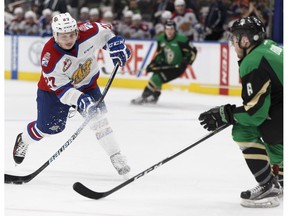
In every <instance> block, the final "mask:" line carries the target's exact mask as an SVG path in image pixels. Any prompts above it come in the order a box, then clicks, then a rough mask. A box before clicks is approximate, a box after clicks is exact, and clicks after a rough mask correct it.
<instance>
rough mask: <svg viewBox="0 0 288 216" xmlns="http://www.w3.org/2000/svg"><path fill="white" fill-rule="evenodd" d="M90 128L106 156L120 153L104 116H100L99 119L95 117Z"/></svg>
mask: <svg viewBox="0 0 288 216" xmlns="http://www.w3.org/2000/svg"><path fill="white" fill-rule="evenodd" d="M90 128H91V129H92V130H93V131H94V132H95V135H96V138H97V140H98V141H99V143H100V145H101V146H102V148H103V149H104V151H105V152H106V153H107V155H108V156H111V155H113V154H115V153H117V152H120V147H119V145H118V143H117V142H116V140H115V138H114V134H113V130H112V128H111V127H110V125H109V122H108V119H107V118H106V117H104V115H101V117H100V118H99V117H96V118H94V119H92V120H91V123H90Z"/></svg>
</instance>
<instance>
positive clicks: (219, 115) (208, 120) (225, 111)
mask: <svg viewBox="0 0 288 216" xmlns="http://www.w3.org/2000/svg"><path fill="white" fill-rule="evenodd" d="M235 108H236V106H235V105H231V104H226V105H222V106H218V107H214V108H212V109H210V110H208V111H207V112H204V113H201V114H200V116H199V118H198V120H199V121H200V124H201V125H203V127H204V128H205V129H207V130H208V131H214V130H216V129H217V128H219V127H220V126H222V125H224V124H234V123H235V120H234V118H233V111H234V109H235Z"/></svg>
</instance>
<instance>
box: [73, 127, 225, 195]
mask: <svg viewBox="0 0 288 216" xmlns="http://www.w3.org/2000/svg"><path fill="white" fill-rule="evenodd" d="M228 126H229V124H227V125H223V126H221V127H219V128H218V129H216V130H215V131H213V132H210V133H209V134H207V135H206V136H204V137H203V138H201V139H199V140H198V141H196V142H195V143H193V144H191V145H190V146H188V147H186V148H184V149H182V150H181V151H178V152H177V153H175V154H173V155H171V156H170V157H167V158H166V159H164V160H162V161H160V162H158V163H156V164H154V165H153V166H151V167H149V168H148V169H146V170H144V171H142V172H140V173H139V174H137V175H135V176H134V177H132V178H130V179H128V180H127V181H125V182H123V183H122V184H120V185H118V186H116V187H114V188H113V189H111V190H108V191H106V192H96V191H93V190H91V189H89V188H87V187H86V186H85V185H83V184H82V183H80V182H76V183H74V185H73V189H74V190H75V191H76V192H77V193H79V194H81V195H82V196H84V197H87V198H90V199H96V200H97V199H101V198H104V197H107V196H108V195H110V194H112V193H114V192H116V191H118V190H119V189H121V188H123V187H124V186H126V185H128V184H130V183H131V182H134V181H136V180H137V179H139V178H141V177H143V176H144V175H146V174H147V173H149V172H151V171H153V170H155V169H156V168H158V167H160V166H162V165H163V164H165V163H167V162H168V161H170V160H172V159H173V158H175V157H177V156H179V155H181V154H183V153H184V152H186V151H188V150H189V149H191V148H193V147H194V146H196V145H198V144H200V143H201V142H203V141H205V140H206V139H208V138H210V137H212V136H214V135H215V134H217V133H218V132H220V131H222V130H223V129H225V128H227V127H228Z"/></svg>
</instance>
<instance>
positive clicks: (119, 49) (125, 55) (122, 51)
mask: <svg viewBox="0 0 288 216" xmlns="http://www.w3.org/2000/svg"><path fill="white" fill-rule="evenodd" d="M107 47H108V48H109V51H110V57H111V59H112V61H113V64H114V65H116V64H117V62H119V63H120V66H121V67H123V66H125V64H126V61H127V60H128V59H129V58H130V55H131V52H130V50H129V49H128V48H127V46H126V45H125V39H124V38H123V37H121V36H119V35H118V36H115V37H113V38H111V39H110V40H109V41H108V42H107V44H106V45H105V46H104V48H107Z"/></svg>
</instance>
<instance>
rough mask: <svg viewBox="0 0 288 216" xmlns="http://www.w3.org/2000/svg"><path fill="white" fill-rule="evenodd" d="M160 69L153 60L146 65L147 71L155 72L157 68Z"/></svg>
mask: <svg viewBox="0 0 288 216" xmlns="http://www.w3.org/2000/svg"><path fill="white" fill-rule="evenodd" d="M157 69H158V66H157V65H156V64H155V63H153V62H151V63H150V64H149V65H148V66H147V67H146V71H147V72H154V71H155V70H157Z"/></svg>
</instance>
